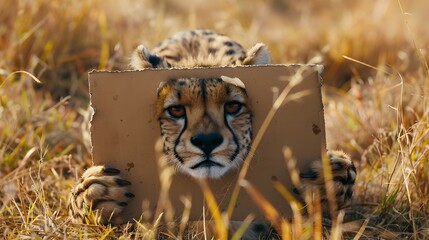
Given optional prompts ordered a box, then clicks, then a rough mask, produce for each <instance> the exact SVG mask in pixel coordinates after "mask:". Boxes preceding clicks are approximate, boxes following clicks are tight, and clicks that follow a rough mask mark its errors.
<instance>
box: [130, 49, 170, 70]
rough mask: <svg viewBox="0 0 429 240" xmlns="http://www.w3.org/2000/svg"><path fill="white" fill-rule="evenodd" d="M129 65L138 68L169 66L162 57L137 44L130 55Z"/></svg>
mask: <svg viewBox="0 0 429 240" xmlns="http://www.w3.org/2000/svg"><path fill="white" fill-rule="evenodd" d="M130 67H131V69H134V70H139V69H145V68H163V67H169V66H168V64H167V63H166V62H165V61H164V60H163V59H162V58H160V57H158V56H157V55H155V54H152V53H151V52H149V50H148V49H147V48H146V47H145V46H143V45H139V46H138V47H137V48H136V50H134V52H133V54H132V56H131V61H130Z"/></svg>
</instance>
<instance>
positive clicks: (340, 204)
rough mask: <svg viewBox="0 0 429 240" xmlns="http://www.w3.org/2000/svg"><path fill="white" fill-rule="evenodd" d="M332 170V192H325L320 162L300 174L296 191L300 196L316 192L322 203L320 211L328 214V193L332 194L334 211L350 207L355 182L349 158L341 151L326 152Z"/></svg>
mask: <svg viewBox="0 0 429 240" xmlns="http://www.w3.org/2000/svg"><path fill="white" fill-rule="evenodd" d="M328 157H329V160H330V165H331V170H332V180H333V181H332V185H331V186H332V187H333V189H331V190H332V191H326V184H325V177H324V174H323V166H322V161H321V160H317V161H314V162H313V163H312V165H311V170H310V171H309V172H306V173H301V174H300V178H301V186H300V187H299V189H298V191H299V193H301V194H304V193H306V192H311V191H313V192H314V190H316V191H317V192H318V193H319V196H320V201H321V203H322V211H323V212H329V211H330V210H331V209H329V204H328V202H329V200H328V199H329V197H331V196H328V194H329V193H333V194H334V196H333V197H334V198H333V199H334V200H335V203H336V209H334V211H336V210H339V209H342V208H345V207H347V206H349V205H350V202H351V198H352V195H353V186H354V183H355V180H356V168H355V166H354V165H353V162H352V161H351V159H350V157H349V156H348V155H347V154H345V153H344V152H342V151H328Z"/></svg>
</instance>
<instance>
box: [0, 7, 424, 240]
mask: <svg viewBox="0 0 429 240" xmlns="http://www.w3.org/2000/svg"><path fill="white" fill-rule="evenodd" d="M428 9H429V1H426V0H415V1H401V0H397V1H396V0H377V1H374V0H361V1H349V0H346V1H337V0H327V1H321V0H314V1H307V0H305V1H288V0H268V1H262V0H255V1H241V0H224V1H200V0H190V1H172V0H162V1H152V0H143V1H137V0H124V1H114V0H104V1H100V0H88V1H72V0H50V1H48V0H35V1H25V0H17V1H14V0H3V1H1V2H0V12H1V14H0V84H1V85H0V199H1V201H0V236H1V237H2V238H4V239H61V238H62V239H68V238H77V239H87V238H94V239H103V238H109V239H110V238H113V239H114V238H122V239H128V238H133V237H137V238H138V237H142V236H151V235H150V234H151V232H153V228H154V227H153V226H152V227H151V226H150V224H138V225H137V226H136V227H135V228H116V227H112V226H100V225H97V224H87V225H77V224H72V223H71V222H70V219H69V218H68V212H67V199H68V197H69V194H70V191H71V189H72V187H73V185H74V184H75V183H76V181H77V179H78V178H79V176H80V174H81V173H82V172H83V170H84V169H85V168H86V167H88V166H90V165H91V156H90V149H91V146H90V134H89V128H88V122H89V110H88V103H89V96H88V83H87V78H88V75H87V73H88V71H90V70H91V69H126V68H127V67H128V66H127V61H128V57H129V55H130V53H131V52H132V50H133V48H134V47H136V46H137V45H138V44H139V43H144V44H146V45H147V46H149V47H151V46H154V45H155V44H156V43H157V42H158V41H160V40H162V39H164V38H165V37H167V36H168V35H170V34H172V33H174V32H177V31H180V30H186V29H192V28H210V29H214V30H216V31H218V32H221V33H224V34H226V35H229V36H231V37H232V38H234V39H236V40H237V41H238V42H240V43H241V44H242V45H243V46H245V47H250V46H252V44H254V43H256V42H264V43H265V44H266V45H268V46H269V49H270V51H271V53H272V56H273V62H274V63H286V64H287V63H308V62H312V63H320V64H323V65H324V66H325V71H324V73H323V79H324V83H325V84H324V102H325V118H326V128H327V142H328V145H329V147H330V148H333V149H343V150H344V151H345V152H347V153H349V154H350V155H351V156H352V158H353V161H354V163H355V165H356V166H357V168H358V172H359V174H358V178H357V181H356V187H355V194H354V199H353V204H352V206H351V207H350V208H348V209H346V211H344V212H343V214H341V216H340V217H335V218H334V219H335V221H333V222H329V220H326V221H327V222H326V221H324V222H323V223H324V226H325V231H324V232H325V236H326V237H328V238H332V239H342V238H345V239H394V238H396V239H427V238H429V220H428V219H429V119H428V118H429V108H428V106H429V105H428V102H429V98H428V97H429V67H428V63H427V58H428V51H429V29H428V28H427V10H428ZM39 81H40V83H39ZM304 218H305V217H304ZM301 220H302V219H301ZM311 221H312V219H311V218H308V219H306V220H302V221H300V222H293V223H291V225H288V224H289V222H288V223H287V224H286V223H285V224H286V225H285V224H283V225H282V224H280V225H281V226H283V228H282V229H283V230H284V229H294V230H293V231H289V232H285V233H283V234H284V235H283V236H284V237H285V238H286V237H287V236H288V234H289V233H291V232H292V233H293V234H295V235H294V239H298V238H302V239H312V238H314V239H320V237H321V236H319V235H318V234H314V229H315V227H314V226H318V224H312V223H311V224H307V223H308V222H311ZM329 226H334V227H333V230H332V231H329ZM299 229H301V230H299ZM148 234H149V235H148ZM341 236H342V237H341Z"/></svg>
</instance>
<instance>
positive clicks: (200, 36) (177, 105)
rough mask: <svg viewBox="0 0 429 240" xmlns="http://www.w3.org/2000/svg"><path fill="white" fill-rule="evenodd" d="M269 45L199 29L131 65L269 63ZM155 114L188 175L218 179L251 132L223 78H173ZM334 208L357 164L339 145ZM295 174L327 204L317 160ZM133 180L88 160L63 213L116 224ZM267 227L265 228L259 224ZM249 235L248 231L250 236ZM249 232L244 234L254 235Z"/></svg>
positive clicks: (243, 108)
mask: <svg viewBox="0 0 429 240" xmlns="http://www.w3.org/2000/svg"><path fill="white" fill-rule="evenodd" d="M270 62H271V58H270V54H269V52H268V49H267V47H266V46H265V45H264V44H262V43H258V44H256V45H254V46H253V47H252V48H250V49H249V50H248V51H245V50H244V48H243V47H242V46H241V45H240V44H239V43H237V42H235V41H234V40H232V39H231V38H229V37H227V36H225V35H221V34H218V33H216V32H213V31H210V30H204V29H198V30H192V31H186V32H180V33H177V34H175V35H173V36H171V37H169V38H167V39H166V40H164V41H162V42H161V43H160V44H159V45H157V46H156V47H155V48H153V49H152V50H151V51H150V50H149V49H147V48H146V47H145V46H143V45H140V46H138V47H137V48H136V49H135V51H134V52H133V53H132V57H131V59H130V67H131V68H132V69H135V70H139V69H145V68H178V67H179V68H180V67H210V66H240V65H264V64H270ZM156 116H157V117H158V121H159V124H160V129H161V138H162V141H163V150H164V155H165V156H166V158H167V159H168V161H169V164H171V165H173V166H175V167H176V169H177V170H178V171H179V172H181V173H183V174H186V175H189V176H191V177H194V178H220V177H222V176H223V175H225V174H226V173H227V172H229V171H233V170H234V169H238V168H239V167H240V165H241V163H243V160H244V159H245V157H246V155H247V153H248V151H249V148H250V144H249V142H250V140H251V138H252V116H253V113H252V109H251V108H250V106H249V98H248V96H247V93H246V90H245V88H244V85H241V84H237V83H234V84H233V83H231V79H225V78H207V79H196V78H179V79H171V80H168V81H167V82H165V83H163V84H162V85H161V86H160V87H159V89H158V99H157V102H156ZM328 155H329V158H330V161H331V166H332V172H333V179H334V188H335V190H334V191H335V197H336V203H337V206H338V208H343V207H345V206H347V205H348V204H349V202H350V199H351V196H352V192H353V191H352V189H353V185H354V181H355V178H356V168H355V167H354V166H353V164H352V161H351V160H350V158H349V157H348V156H347V155H346V154H344V153H343V152H341V151H330V152H329V154H328ZM311 169H312V170H311V171H310V172H307V173H302V174H301V180H302V183H303V185H302V186H301V188H298V189H300V190H303V189H305V188H307V187H316V188H317V189H320V192H321V201H322V202H326V201H327V196H326V194H325V190H324V178H323V173H322V164H321V160H315V162H314V163H313V164H312V166H311ZM130 184H131V183H130V182H129V181H127V180H125V179H123V178H121V176H120V172H119V170H117V169H114V168H109V167H106V166H93V167H90V168H89V169H87V170H86V171H85V172H84V173H83V175H82V178H81V179H80V182H79V183H78V184H77V185H76V186H75V187H74V189H73V190H72V196H71V198H70V202H69V212H70V216H71V217H72V219H73V221H74V222H78V223H83V222H85V218H86V217H87V216H86V214H87V211H88V208H90V207H91V208H92V209H93V210H96V211H98V212H99V213H100V219H99V222H100V223H101V224H121V223H123V218H122V216H121V213H122V212H123V209H124V208H125V207H126V206H127V202H128V201H129V200H130V199H132V198H133V196H134V195H133V194H132V193H131V192H129V191H128V188H127V187H128V186H129V185H130ZM264 229H265V228H264ZM251 234H252V233H249V235H248V236H252V235H251ZM252 238H253V237H248V239H252Z"/></svg>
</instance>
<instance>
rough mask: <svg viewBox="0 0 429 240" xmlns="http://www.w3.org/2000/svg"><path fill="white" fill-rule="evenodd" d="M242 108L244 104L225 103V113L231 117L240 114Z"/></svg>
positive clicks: (235, 102)
mask: <svg viewBox="0 0 429 240" xmlns="http://www.w3.org/2000/svg"><path fill="white" fill-rule="evenodd" d="M242 107H243V104H242V103H241V102H237V101H231V102H227V103H225V106H224V108H225V113H227V114H230V115H234V114H237V113H238V112H240V110H241V108H242Z"/></svg>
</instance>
